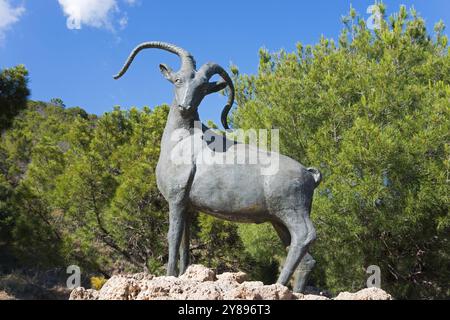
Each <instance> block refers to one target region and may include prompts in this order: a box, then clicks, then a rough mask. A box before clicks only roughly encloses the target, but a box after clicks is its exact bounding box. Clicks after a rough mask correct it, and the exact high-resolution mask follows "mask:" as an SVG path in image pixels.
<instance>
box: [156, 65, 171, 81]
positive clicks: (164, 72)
mask: <svg viewBox="0 0 450 320" xmlns="http://www.w3.org/2000/svg"><path fill="white" fill-rule="evenodd" d="M159 70H161V73H162V75H163V76H164V78H166V79H167V80H169V81H170V82H173V71H172V69H171V68H170V67H169V66H168V65H166V64H163V63H161V64H160V65H159Z"/></svg>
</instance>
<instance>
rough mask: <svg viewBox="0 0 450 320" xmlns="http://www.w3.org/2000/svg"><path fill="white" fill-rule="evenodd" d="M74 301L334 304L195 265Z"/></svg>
mask: <svg viewBox="0 0 450 320" xmlns="http://www.w3.org/2000/svg"><path fill="white" fill-rule="evenodd" d="M70 299H71V300H330V299H329V298H327V297H325V296H321V295H312V294H306V295H304V294H299V293H293V292H292V291H290V290H289V289H288V288H287V287H284V286H282V285H280V284H273V285H264V284H263V283H262V282H258V281H247V275H246V274H245V273H242V272H240V273H223V274H219V275H216V274H215V273H214V271H213V270H211V269H208V268H206V267H203V266H201V265H192V266H190V267H189V268H188V270H187V271H186V273H185V274H184V275H182V276H181V277H179V278H175V277H155V276H153V275H150V274H143V273H140V274H134V275H118V276H113V277H112V278H111V279H109V280H108V281H107V282H106V283H105V285H104V286H103V287H102V289H101V290H100V291H96V290H92V289H84V288H77V289H75V290H73V291H72V293H71V295H70ZM334 300H392V297H391V295H389V294H388V293H386V292H384V291H383V290H381V289H377V288H369V289H364V290H361V291H358V292H356V293H349V292H342V293H340V294H339V295H338V296H337V297H335V298H334Z"/></svg>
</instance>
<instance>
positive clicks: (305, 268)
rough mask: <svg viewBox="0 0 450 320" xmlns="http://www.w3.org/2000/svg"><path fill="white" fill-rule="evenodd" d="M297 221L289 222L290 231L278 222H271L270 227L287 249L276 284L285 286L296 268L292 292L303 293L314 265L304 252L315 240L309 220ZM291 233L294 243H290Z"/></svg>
mask: <svg viewBox="0 0 450 320" xmlns="http://www.w3.org/2000/svg"><path fill="white" fill-rule="evenodd" d="M297 217H298V216H297ZM297 220H298V221H290V229H291V230H292V231H290V230H289V228H288V227H286V226H285V225H284V224H283V223H280V222H272V225H273V226H274V229H275V231H276V232H277V234H278V236H279V237H280V239H281V241H282V242H283V244H284V246H285V247H289V253H288V257H287V258H286V261H285V263H284V267H283V270H282V272H281V274H280V277H279V279H278V283H281V284H283V285H287V283H288V281H289V279H290V277H291V276H292V274H293V273H294V270H295V269H296V268H298V272H297V276H296V283H295V285H294V292H303V291H304V289H305V286H306V283H307V281H308V277H309V274H310V272H311V270H312V269H313V267H314V265H315V261H314V259H313V258H312V256H311V255H310V254H309V253H307V252H306V251H307V249H308V248H309V244H310V243H311V242H312V241H313V240H314V238H315V230H314V228H313V226H312V223H311V221H310V220H309V216H306V218H305V216H303V217H301V218H299V219H297ZM306 220H308V221H306ZM291 233H293V234H294V239H296V240H295V242H294V241H291V238H292V237H291ZM297 266H298V267H297Z"/></svg>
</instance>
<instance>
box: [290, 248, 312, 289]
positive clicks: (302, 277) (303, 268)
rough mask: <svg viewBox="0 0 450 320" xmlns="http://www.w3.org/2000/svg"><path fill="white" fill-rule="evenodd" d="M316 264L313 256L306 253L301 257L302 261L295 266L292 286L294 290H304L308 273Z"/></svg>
mask: <svg viewBox="0 0 450 320" xmlns="http://www.w3.org/2000/svg"><path fill="white" fill-rule="evenodd" d="M315 265H316V261H315V260H314V259H313V257H312V256H311V255H310V254H309V253H306V254H305V256H304V257H303V259H302V261H300V264H299V265H298V267H297V276H296V282H295V286H294V292H299V293H303V292H304V291H305V287H306V284H307V283H308V279H309V275H310V273H311V271H312V270H313V269H314V266H315Z"/></svg>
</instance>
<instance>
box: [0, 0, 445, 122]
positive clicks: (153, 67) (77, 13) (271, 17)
mask: <svg viewBox="0 0 450 320" xmlns="http://www.w3.org/2000/svg"><path fill="white" fill-rule="evenodd" d="M351 3H352V4H353V6H354V7H355V8H356V9H357V10H358V12H359V13H360V14H361V15H363V16H365V17H367V18H368V16H369V15H368V14H366V9H367V7H368V6H369V5H371V4H373V3H374V1H373V0H372V1H371V0H367V1H366V0H354V1H330V0H314V1H302V0H279V1H243V0H240V1H236V0H228V1H212V0H210V1H204V0H197V1H178V0H165V1H160V0H39V1H36V0H0V68H5V67H11V66H14V65H17V64H25V65H26V67H27V68H28V70H29V71H30V78H31V82H30V87H31V90H32V99H35V100H43V101H49V100H50V99H51V98H54V97H58V98H61V99H63V101H64V102H65V104H66V105H67V106H68V107H72V106H81V107H83V108H85V109H86V110H87V111H88V112H90V113H96V114H102V113H104V112H107V111H110V110H111V109H112V108H113V106H114V105H121V106H122V107H125V108H128V107H130V106H137V107H142V106H145V105H148V106H151V107H152V106H155V105H158V104H162V103H170V102H171V100H172V87H171V84H169V83H168V82H167V81H166V80H165V79H164V78H163V77H162V76H161V75H160V73H159V69H158V65H159V63H168V64H169V65H171V66H172V67H173V68H177V67H178V65H179V61H178V59H177V58H176V57H175V56H172V55H170V54H168V53H164V52H162V51H151V50H150V51H145V52H143V53H142V54H141V55H140V56H139V57H138V58H137V59H136V61H135V63H134V64H133V66H132V68H131V69H130V71H129V72H128V73H127V75H126V76H125V77H124V78H122V79H121V80H119V81H115V80H113V79H112V75H113V74H115V73H116V72H117V71H118V70H119V69H120V68H121V66H122V64H123V63H124V61H125V59H126V57H127V56H128V54H129V53H130V51H131V50H132V49H133V48H134V47H135V46H136V45H137V44H139V43H141V42H144V41H152V40H158V41H166V42H171V43H174V44H177V45H179V46H182V47H184V48H185V49H187V50H189V51H190V52H192V53H193V54H194V56H195V57H196V60H197V62H198V64H199V65H201V64H203V63H205V62H208V61H214V62H217V63H219V64H221V65H223V66H224V67H226V68H228V67H229V65H230V64H231V63H233V64H236V65H237V66H238V67H239V68H240V70H241V72H243V73H254V72H255V71H256V69H257V64H258V50H259V48H261V47H265V48H267V49H269V50H270V51H278V50H280V49H282V48H283V49H286V50H288V51H292V50H294V49H295V44H296V43H297V42H302V43H304V44H314V43H316V42H317V41H318V40H319V39H320V36H321V35H324V36H326V37H330V38H335V39H336V38H337V36H338V34H339V32H340V30H341V28H342V25H341V22H340V18H341V16H342V15H344V14H346V13H347V12H348V10H349V7H350V4H351ZM384 3H385V4H386V5H387V7H388V13H391V12H393V11H397V10H398V8H399V6H400V4H405V5H407V6H408V7H410V6H414V7H415V8H416V9H417V11H418V12H419V13H420V14H421V15H422V16H423V17H424V18H425V19H426V21H427V24H428V26H429V28H432V27H433V25H434V23H435V22H437V21H439V20H440V19H442V20H443V21H444V22H445V23H446V24H447V25H449V24H450V1H448V0H416V1H412V0H411V1H409V0H402V1H397V0H392V1H389V0H387V1H384ZM225 100H226V99H225V98H224V97H222V96H220V95H214V96H210V97H208V98H207V99H206V100H205V102H204V103H203V105H202V106H201V109H200V115H201V117H202V120H207V119H213V120H214V121H215V122H217V123H219V117H220V113H221V110H222V108H223V105H224V103H225Z"/></svg>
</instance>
